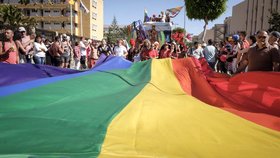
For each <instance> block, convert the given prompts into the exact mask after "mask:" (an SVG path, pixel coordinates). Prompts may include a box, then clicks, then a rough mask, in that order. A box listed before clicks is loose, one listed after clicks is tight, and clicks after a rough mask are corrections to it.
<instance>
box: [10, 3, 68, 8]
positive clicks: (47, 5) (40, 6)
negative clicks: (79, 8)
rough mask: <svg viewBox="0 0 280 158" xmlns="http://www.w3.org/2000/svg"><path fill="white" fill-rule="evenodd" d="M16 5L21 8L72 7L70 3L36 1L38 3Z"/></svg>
mask: <svg viewBox="0 0 280 158" xmlns="http://www.w3.org/2000/svg"><path fill="white" fill-rule="evenodd" d="M15 6H16V7H18V8H19V9H64V8H68V7H70V5H69V4H68V3H58V4H53V5H52V4H48V3H47V4H46V3H45V4H41V3H36V4H27V5H24V4H16V5H15Z"/></svg>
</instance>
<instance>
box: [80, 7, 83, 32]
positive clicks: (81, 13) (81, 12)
mask: <svg viewBox="0 0 280 158" xmlns="http://www.w3.org/2000/svg"><path fill="white" fill-rule="evenodd" d="M80 15H81V18H80V19H81V36H83V11H80Z"/></svg>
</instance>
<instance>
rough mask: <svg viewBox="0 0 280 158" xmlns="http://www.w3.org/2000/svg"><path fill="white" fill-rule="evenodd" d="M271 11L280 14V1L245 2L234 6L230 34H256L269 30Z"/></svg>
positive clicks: (251, 0)
mask: <svg viewBox="0 0 280 158" xmlns="http://www.w3.org/2000/svg"><path fill="white" fill-rule="evenodd" d="M271 11H277V12H280V1H279V0H245V1H243V2H241V3H239V4H237V5H235V6H233V8H232V17H231V22H230V30H228V31H229V32H228V33H229V34H234V33H236V32H238V31H246V32H247V33H248V34H254V33H255V32H257V31H259V30H268V29H269V28H270V25H269V23H268V20H269V18H270V16H271Z"/></svg>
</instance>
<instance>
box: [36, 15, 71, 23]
mask: <svg viewBox="0 0 280 158" xmlns="http://www.w3.org/2000/svg"><path fill="white" fill-rule="evenodd" d="M31 17H32V18H34V19H35V20H36V21H38V22H39V21H44V22H70V17H66V16H31Z"/></svg>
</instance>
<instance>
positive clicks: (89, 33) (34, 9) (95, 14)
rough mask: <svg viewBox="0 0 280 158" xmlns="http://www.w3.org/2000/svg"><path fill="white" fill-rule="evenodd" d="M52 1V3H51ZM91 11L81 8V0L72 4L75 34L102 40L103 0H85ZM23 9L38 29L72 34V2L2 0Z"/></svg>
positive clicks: (3, 3) (62, 0) (58, 0)
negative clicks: (33, 19) (20, 2)
mask: <svg viewBox="0 0 280 158" xmlns="http://www.w3.org/2000/svg"><path fill="white" fill-rule="evenodd" d="M50 2H51V3H50ZM83 3H84V5H85V6H86V7H87V9H88V10H89V13H84V12H83V11H82V10H81V9H80V0H77V1H76V3H75V4H74V5H72V15H73V16H72V17H73V19H72V20H73V23H72V26H73V35H75V36H84V37H86V38H90V39H95V40H101V39H102V38H103V23H104V20H103V19H104V18H103V15H104V14H103V0H83ZM6 4H11V5H15V6H17V7H18V8H19V9H22V11H23V14H24V15H25V16H30V17H33V18H35V19H36V21H37V26H36V28H37V29H40V30H48V31H54V32H57V33H66V34H68V35H70V34H71V29H70V28H71V19H70V17H71V16H70V15H71V14H70V4H69V3H68V0H32V1H30V2H29V4H27V5H23V4H19V0H1V4H0V5H6Z"/></svg>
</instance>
